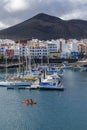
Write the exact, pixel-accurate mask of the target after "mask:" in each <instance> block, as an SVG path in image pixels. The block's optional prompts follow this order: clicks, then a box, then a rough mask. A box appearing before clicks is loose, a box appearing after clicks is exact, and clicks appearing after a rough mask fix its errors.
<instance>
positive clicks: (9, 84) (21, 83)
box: [0, 81, 32, 89]
mask: <svg viewBox="0 0 87 130" xmlns="http://www.w3.org/2000/svg"><path fill="white" fill-rule="evenodd" d="M31 84H32V83H31V82H28V81H0V86H3V87H7V88H8V89H11V88H26V87H27V86H30V85H31Z"/></svg>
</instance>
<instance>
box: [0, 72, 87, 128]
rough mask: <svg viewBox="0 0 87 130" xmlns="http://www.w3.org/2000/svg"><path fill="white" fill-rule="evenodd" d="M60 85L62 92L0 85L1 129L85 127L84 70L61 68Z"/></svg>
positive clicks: (86, 94)
mask: <svg viewBox="0 0 87 130" xmlns="http://www.w3.org/2000/svg"><path fill="white" fill-rule="evenodd" d="M63 85H64V87H65V89H64V91H52V90H51V91H45V90H44V91H42V90H29V89H13V90H9V89H7V88H6V87H0V130H87V72H80V71H73V70H64V79H63ZM24 99H33V100H34V101H36V102H37V104H34V105H24V104H22V101H23V100H24Z"/></svg>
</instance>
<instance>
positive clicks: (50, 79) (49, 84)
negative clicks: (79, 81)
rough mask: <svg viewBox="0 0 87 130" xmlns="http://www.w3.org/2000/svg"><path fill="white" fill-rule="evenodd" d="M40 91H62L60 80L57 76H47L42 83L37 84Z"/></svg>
mask: <svg viewBox="0 0 87 130" xmlns="http://www.w3.org/2000/svg"><path fill="white" fill-rule="evenodd" d="M38 88H39V89H41V90H43V89H44V90H64V86H63V85H62V81H61V78H60V77H59V76H58V75H57V74H53V75H49V76H47V77H46V79H44V80H43V81H41V82H39V86H38Z"/></svg>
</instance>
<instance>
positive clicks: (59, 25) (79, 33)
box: [0, 13, 87, 40]
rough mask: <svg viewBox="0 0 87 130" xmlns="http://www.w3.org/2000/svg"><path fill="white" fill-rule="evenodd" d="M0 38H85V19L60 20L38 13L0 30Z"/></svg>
mask: <svg viewBox="0 0 87 130" xmlns="http://www.w3.org/2000/svg"><path fill="white" fill-rule="evenodd" d="M0 38H10V39H32V38H35V39H39V40H50V39H58V38H65V39H69V38H76V39H81V38H87V21H85V20H67V21H65V20H62V19H60V18H58V17H55V16H50V15H48V14H44V13H40V14H37V15H36V16H34V17H32V18H30V19H28V20H26V21H24V22H22V23H20V24H17V25H15V26H12V27H9V28H6V29H3V30H1V31H0Z"/></svg>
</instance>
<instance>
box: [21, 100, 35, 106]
mask: <svg viewBox="0 0 87 130" xmlns="http://www.w3.org/2000/svg"><path fill="white" fill-rule="evenodd" d="M22 103H23V104H25V105H29V104H30V105H33V104H37V102H34V101H32V102H31V101H27V100H24V101H22Z"/></svg>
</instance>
